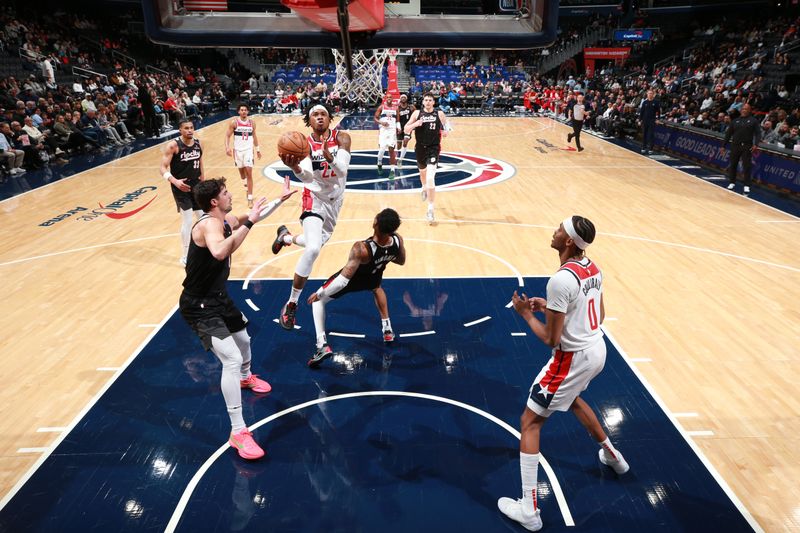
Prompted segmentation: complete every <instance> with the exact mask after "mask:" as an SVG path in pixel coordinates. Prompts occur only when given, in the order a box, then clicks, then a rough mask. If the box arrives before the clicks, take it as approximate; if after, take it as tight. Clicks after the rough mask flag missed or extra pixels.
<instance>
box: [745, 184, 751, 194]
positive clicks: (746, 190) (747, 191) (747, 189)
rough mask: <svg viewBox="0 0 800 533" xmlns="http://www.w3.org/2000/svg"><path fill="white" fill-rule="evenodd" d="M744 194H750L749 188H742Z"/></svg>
mask: <svg viewBox="0 0 800 533" xmlns="http://www.w3.org/2000/svg"><path fill="white" fill-rule="evenodd" d="M744 194H750V187H748V186H747V185H745V186H744Z"/></svg>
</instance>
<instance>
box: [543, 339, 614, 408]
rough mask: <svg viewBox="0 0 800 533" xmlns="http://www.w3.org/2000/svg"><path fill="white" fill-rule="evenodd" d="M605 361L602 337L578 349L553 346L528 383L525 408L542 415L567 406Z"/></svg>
mask: <svg viewBox="0 0 800 533" xmlns="http://www.w3.org/2000/svg"><path fill="white" fill-rule="evenodd" d="M605 364H606V343H605V342H603V340H602V339H601V340H600V342H597V343H595V344H594V345H592V346H591V347H589V348H587V349H585V350H581V351H579V352H564V351H561V350H557V349H553V355H552V356H551V357H550V361H548V362H547V364H546V365H545V366H544V367H543V368H542V370H541V371H540V372H539V375H538V376H536V379H535V380H534V381H533V385H531V389H530V392H529V394H528V402H527V405H528V409H530V410H531V411H533V412H534V413H536V414H537V415H539V416H544V417H547V416H550V415H551V414H553V413H554V412H555V411H567V410H569V408H570V406H571V405H572V402H574V401H575V398H577V397H578V396H580V394H581V393H582V392H583V391H585V390H586V388H587V387H588V386H589V383H590V382H591V381H592V379H594V377H595V376H596V375H597V374H599V373H600V371H601V370H603V366H604V365H605Z"/></svg>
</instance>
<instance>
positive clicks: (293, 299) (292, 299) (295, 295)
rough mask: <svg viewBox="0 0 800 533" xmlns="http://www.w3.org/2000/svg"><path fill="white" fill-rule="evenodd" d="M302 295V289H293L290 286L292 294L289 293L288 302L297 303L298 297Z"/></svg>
mask: <svg viewBox="0 0 800 533" xmlns="http://www.w3.org/2000/svg"><path fill="white" fill-rule="evenodd" d="M302 293H303V289H295V288H294V286H292V292H291V293H289V301H290V302H294V303H297V301H298V300H299V299H300V295H301V294H302Z"/></svg>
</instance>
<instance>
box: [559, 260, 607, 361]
mask: <svg viewBox="0 0 800 533" xmlns="http://www.w3.org/2000/svg"><path fill="white" fill-rule="evenodd" d="M602 294H603V273H602V272H600V269H599V268H597V265H595V264H594V263H592V262H591V261H590V260H589V259H588V258H583V259H581V260H580V261H576V260H570V261H567V262H566V263H564V264H563V265H561V268H560V269H559V270H558V272H556V273H555V274H554V275H553V277H551V278H550V281H549V282H548V283H547V308H548V309H550V310H552V311H558V312H561V313H566V317H565V318H564V329H563V330H562V332H561V350H562V351H566V352H577V351H580V350H585V349H587V348H589V347H591V346H593V345H594V344H596V343H597V342H598V341H601V340H602V338H603V332H602V331H601V330H600V298H601V296H602Z"/></svg>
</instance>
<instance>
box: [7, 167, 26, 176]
mask: <svg viewBox="0 0 800 533" xmlns="http://www.w3.org/2000/svg"><path fill="white" fill-rule="evenodd" d="M8 173H9V174H11V175H17V174H25V169H24V168H22V167H18V168H12V169H11V170H9V171H8Z"/></svg>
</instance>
